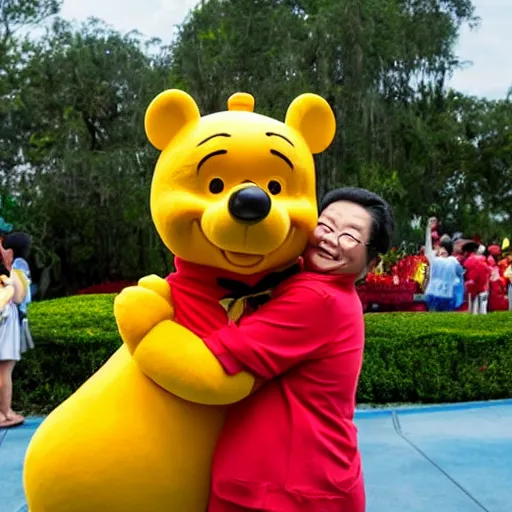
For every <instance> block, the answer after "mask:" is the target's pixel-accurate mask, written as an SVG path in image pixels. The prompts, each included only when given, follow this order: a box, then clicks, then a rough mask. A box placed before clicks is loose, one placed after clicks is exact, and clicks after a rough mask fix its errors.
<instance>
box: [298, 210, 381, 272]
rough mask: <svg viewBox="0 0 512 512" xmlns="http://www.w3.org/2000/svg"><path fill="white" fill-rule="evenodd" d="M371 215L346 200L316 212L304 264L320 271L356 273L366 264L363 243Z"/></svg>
mask: <svg viewBox="0 0 512 512" xmlns="http://www.w3.org/2000/svg"><path fill="white" fill-rule="evenodd" d="M371 230H372V216H371V214H370V213H369V212H368V211H367V210H366V209H365V208H363V207H362V206H360V205H358V204H356V203H352V202H350V201H336V202H334V203H332V204H330V205H329V206H328V207H327V208H326V209H325V210H324V211H323V212H322V213H321V215H320V217H319V219H318V224H317V226H316V228H315V229H314V231H313V233H312V235H311V238H310V242H309V244H308V247H307V249H306V251H305V253H304V264H305V267H306V268H307V269H308V270H311V271H313V272H319V273H322V274H353V275H355V276H360V275H361V274H362V273H363V272H364V271H365V270H366V268H367V266H368V257H367V246H368V243H369V241H370V237H371Z"/></svg>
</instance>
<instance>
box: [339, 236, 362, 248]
mask: <svg viewBox="0 0 512 512" xmlns="http://www.w3.org/2000/svg"><path fill="white" fill-rule="evenodd" d="M338 244H339V246H340V247H341V248H342V249H346V250H349V249H353V248H354V247H357V246H358V245H364V246H365V247H370V244H367V243H365V242H363V241H362V240H359V239H357V238H356V237H355V236H354V235H351V234H350V233H341V235H340V236H339V237H338Z"/></svg>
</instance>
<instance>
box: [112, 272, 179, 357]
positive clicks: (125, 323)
mask: <svg viewBox="0 0 512 512" xmlns="http://www.w3.org/2000/svg"><path fill="white" fill-rule="evenodd" d="M149 277H151V278H152V277H153V276H149ZM155 277H156V276H155ZM152 284H154V281H152ZM146 286H147V281H146V282H145V285H144V286H142V285H141V286H130V287H128V288H125V289H124V290H123V291H122V292H121V293H120V294H119V295H118V296H117V297H116V298H115V300H114V316H115V318H116V322H117V327H118V329H119V333H120V334H121V338H122V339H123V342H124V343H125V345H126V346H127V348H128V350H129V351H130V353H132V354H133V352H134V351H135V349H136V348H137V346H138V345H139V343H140V342H141V341H142V339H143V338H144V336H146V334H147V333H148V332H149V331H150V330H151V329H153V327H155V326H156V325H158V324H159V323H160V322H163V321H164V320H172V318H173V314H174V310H173V307H172V305H171V303H170V299H171V294H170V291H168V292H167V297H168V299H169V300H167V298H164V297H163V296H162V293H163V287H160V288H159V291H157V290H155V289H154V288H151V289H150V288H149V287H146ZM166 286H167V288H168V289H169V285H168V284H167V283H166ZM160 292H162V293H160Z"/></svg>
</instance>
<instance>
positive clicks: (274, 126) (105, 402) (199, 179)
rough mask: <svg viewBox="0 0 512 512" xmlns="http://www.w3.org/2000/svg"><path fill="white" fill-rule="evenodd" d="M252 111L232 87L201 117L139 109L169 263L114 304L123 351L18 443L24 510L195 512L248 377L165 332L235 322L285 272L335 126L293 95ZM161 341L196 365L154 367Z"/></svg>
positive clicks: (301, 237) (172, 98) (312, 208)
mask: <svg viewBox="0 0 512 512" xmlns="http://www.w3.org/2000/svg"><path fill="white" fill-rule="evenodd" d="M253 109H254V99H253V97H252V96H250V95H248V94H245V93H237V94H235V95H233V96H232V97H231V98H230V99H229V102H228V111H226V112H219V113H215V114H211V115H207V116H203V117H201V115H200V113H199V109H198V107H197V105H196V103H195V101H194V100H193V99H192V98H191V97H190V96H189V95H188V94H186V93H185V92H183V91H179V90H169V91H165V92H163V93H161V94H160V95H159V96H157V97H156V98H155V99H154V100H153V102H152V103H151V104H150V106H149V107H148V110H147V113H146V119H145V127H146V133H147V136H148V138H149V140H150V142H151V143H152V144H153V145H154V146H155V147H156V148H158V149H160V150H161V151H162V153H161V155H160V157H159V159H158V162H157V165H156V168H155V173H154V177H153V182H152V189H151V213H152V218H153V220H154V223H155V226H156V228H157V230H158V233H159V234H160V236H161V238H162V240H163V241H164V243H165V244H166V246H167V247H168V248H169V249H170V250H171V251H172V252H173V253H174V254H175V257H176V258H175V264H176V270H177V271H176V272H175V273H174V274H171V276H169V277H168V278H167V280H164V279H160V278H158V277H156V276H148V277H145V278H143V279H141V281H140V282H139V285H138V286H136V287H130V288H127V289H125V290H124V291H123V292H122V293H121V294H120V295H119V296H118V297H117V298H116V301H115V307H114V313H115V316H116V321H117V323H118V326H119V331H120V333H121V337H122V338H123V341H124V345H123V346H122V347H121V348H120V349H119V350H118V351H117V352H116V353H115V354H114V355H113V356H112V357H111V358H110V359H109V360H108V361H107V362H106V363H105V365H104V366H103V367H102V368H100V370H99V371H98V372H97V373H96V374H94V375H93V376H92V377H91V378H90V379H89V380H88V381H87V382H85V384H83V385H82V387H80V388H79V389H78V391H76V393H75V394H74V395H72V396H71V397H70V398H68V399H67V400H66V401H65V402H64V403H62V404H61V405H60V406H59V407H58V408H57V409H55V410H54V411H53V412H52V413H51V414H50V415H49V416H48V417H47V418H46V420H45V421H44V422H43V423H42V425H41V426H40V427H39V429H38V430H37V431H36V433H35V435H34V437H33V439H32V441H31V443H30V445H29V448H28V451H27V455H26V459H25V468H24V485H25V491H26V496H27V503H28V507H29V510H30V512H82V511H83V512H92V511H108V512H146V511H147V512H160V511H161V512H164V511H165V512H205V510H206V507H207V502H208V493H209V484H210V472H211V461H212V457H213V451H214V448H215V444H216V441H217V438H218V435H219V433H220V430H221V428H222V426H223V422H224V417H225V412H226V404H230V403H234V402H236V401H238V400H241V399H242V398H244V397H246V396H247V395H248V394H249V393H250V392H251V391H252V389H253V385H254V382H253V380H252V377H250V376H249V375H248V374H240V375H237V376H234V377H229V376H227V375H226V374H225V373H224V371H223V370H222V367H221V366H220V364H218V363H217V362H212V361H211V360H208V361H206V362H205V361H204V360H203V359H202V354H201V353H200V352H197V353H196V352H194V353H191V352H190V350H189V348H190V349H191V350H197V348H193V347H187V344H186V343H179V342H176V340H179V334H180V331H179V330H178V331H175V330H174V328H175V327H176V328H178V329H183V327H186V328H188V329H190V331H192V332H193V333H195V334H197V335H199V336H203V335H205V334H207V333H210V332H212V331H213V330H215V329H217V328H219V327H221V326H222V325H225V324H226V323H227V322H228V319H229V318H237V317H239V315H240V314H241V313H242V312H243V311H244V308H245V307H246V306H247V305H248V304H249V302H250V301H249V299H245V298H244V296H252V299H255V300H257V299H258V297H259V296H261V295H262V294H264V292H265V290H266V289H267V288H269V287H272V285H273V284H277V283H278V282H279V281H280V280H282V279H284V278H286V277H287V276H288V275H291V274H292V273H293V272H295V271H296V269H294V265H295V263H296V260H297V258H298V256H299V255H300V254H301V252H302V251H303V249H304V247H305V245H306V243H307V237H308V233H309V232H310V231H311V230H312V228H313V227H314V226H315V223H316V219H317V206H316V194H315V168H314V161H313V156H312V155H313V154H315V153H320V152H322V151H323V150H325V149H326V148H327V147H328V146H329V144H330V143H331V141H332V139H333V137H334V132H335V120H334V115H333V113H332V110H331V108H330V107H329V105H328V104H327V102H326V101H325V100H323V99H322V98H320V97H319V96H316V95H313V94H304V95H301V96H299V97H298V98H296V99H295V100H294V101H293V102H292V103H291V105H290V106H289V108H288V111H287V114H286V120H285V122H284V123H282V122H279V121H277V120H275V119H272V118H269V117H265V116H262V115H259V114H256V113H254V112H253ZM127 193H129V191H127ZM248 301H249V302H248ZM169 319H174V320H175V321H176V323H174V322H167V320H169ZM182 326H183V327H182ZM160 328H163V330H161V331H159V329H160ZM155 333H156V337H155ZM167 336H172V339H173V343H172V353H173V357H174V358H176V356H177V349H176V346H179V350H181V351H182V352H181V355H182V356H183V358H184V360H186V359H187V358H190V357H193V359H194V361H196V362H195V363H194V364H193V365H191V366H186V367H185V368H183V367H180V365H176V366H175V367H172V366H171V365H170V364H167V363H168V360H167V359H166V355H167V353H166V337H167ZM139 344H140V346H139ZM137 347H139V348H137ZM136 348H137V350H135V349H136ZM139 350H140V352H139ZM179 350H178V358H179V357H180V356H179ZM162 351H163V352H162ZM153 357H157V358H159V359H161V360H162V362H163V363H164V364H163V365H160V366H159V365H158V364H156V365H155V361H154V360H152V359H153ZM173 360H175V359H173ZM166 361H167V362H166ZM145 364H146V365H148V370H147V372H149V373H151V374H150V375H149V377H148V376H146V375H145V373H144V371H145V370H144V365H145ZM205 384H208V385H205ZM166 386H170V387H173V388H174V389H176V386H178V387H179V391H180V393H179V394H180V396H182V397H185V399H182V398H178V397H177V396H175V395H174V394H172V393H170V392H169V391H168V390H167V387H166ZM205 389H215V393H211V396H210V395H209V394H208V393H207V392H204V391H203V390H205ZM188 400H190V401H188Z"/></svg>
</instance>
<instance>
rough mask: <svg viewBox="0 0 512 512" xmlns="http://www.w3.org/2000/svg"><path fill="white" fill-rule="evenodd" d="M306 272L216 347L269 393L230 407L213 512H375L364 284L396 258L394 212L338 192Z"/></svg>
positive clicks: (210, 341) (219, 335) (329, 202)
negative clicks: (370, 495) (385, 260)
mask: <svg viewBox="0 0 512 512" xmlns="http://www.w3.org/2000/svg"><path fill="white" fill-rule="evenodd" d="M320 210H321V213H320V217H319V220H318V225H317V227H316V229H315V231H314V233H313V236H312V238H311V241H310V244H309V246H308V248H307V250H306V251H305V253H304V257H303V267H304V270H303V271H302V272H300V273H298V274H296V275H295V276H293V277H290V278H289V279H287V280H286V281H284V282H283V283H281V284H280V285H279V286H278V287H277V289H276V290H275V291H274V294H273V295H272V299H271V300H270V301H269V302H267V303H266V304H264V305H263V306H262V307H261V308H260V309H258V310H257V311H256V312H254V313H252V314H251V315H249V316H246V317H244V318H242V320H241V321H240V322H239V323H238V324H235V323H231V324H230V325H228V326H226V327H223V328H221V329H220V330H217V331H216V332H215V333H214V334H212V335H209V336H207V337H206V338H204V343H205V344H206V345H207V347H208V348H209V349H210V350H211V352H212V353H213V355H214V356H215V357H216V358H217V359H218V361H219V362H220V363H221V364H222V366H223V368H224V370H225V372H226V373H228V374H229V375H234V374H237V373H239V372H241V371H246V372H249V373H250V374H252V375H253V376H254V377H255V380H256V382H257V383H258V387H259V389H258V391H257V392H255V393H254V394H252V395H250V396H249V397H248V398H246V399H245V400H243V401H242V402H239V403H237V404H234V405H232V406H231V407H230V411H229V413H228V419H227V423H226V425H225V427H224V429H223V433H222V435H221V438H220V440H219V442H218V445H217V449H216V453H215V455H214V461H213V471H212V489H211V500H210V504H209V508H208V511H209V512H242V511H252V512H256V511H260V512H262V511H265V512H277V511H286V512H335V511H336V512H339V511H341V510H342V511H344V512H364V510H365V493H364V483H363V473H362V466H361V458H360V453H359V448H358V442H357V429H356V426H355V424H354V411H355V399H356V389H357V385H358V379H359V374H360V371H361V365H362V359H363V347H364V322H363V310H362V306H361V302H360V300H359V297H358V295H357V292H356V288H355V282H356V280H357V279H358V277H360V276H362V275H363V274H364V273H365V272H366V270H367V269H368V267H369V266H370V265H372V264H374V263H375V261H376V259H377V255H378V254H379V253H385V252H387V251H388V249H389V246H390V240H391V236H392V231H393V227H394V221H393V216H392V212H391V209H390V207H389V205H388V204H387V203H386V202H385V201H384V200H383V199H382V198H380V197H379V196H377V195H375V194H373V193H371V192H368V191H366V190H362V189H356V188H343V189H338V190H335V191H332V192H330V193H329V194H327V195H326V197H325V198H324V200H323V201H322V204H321V208H320Z"/></svg>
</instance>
